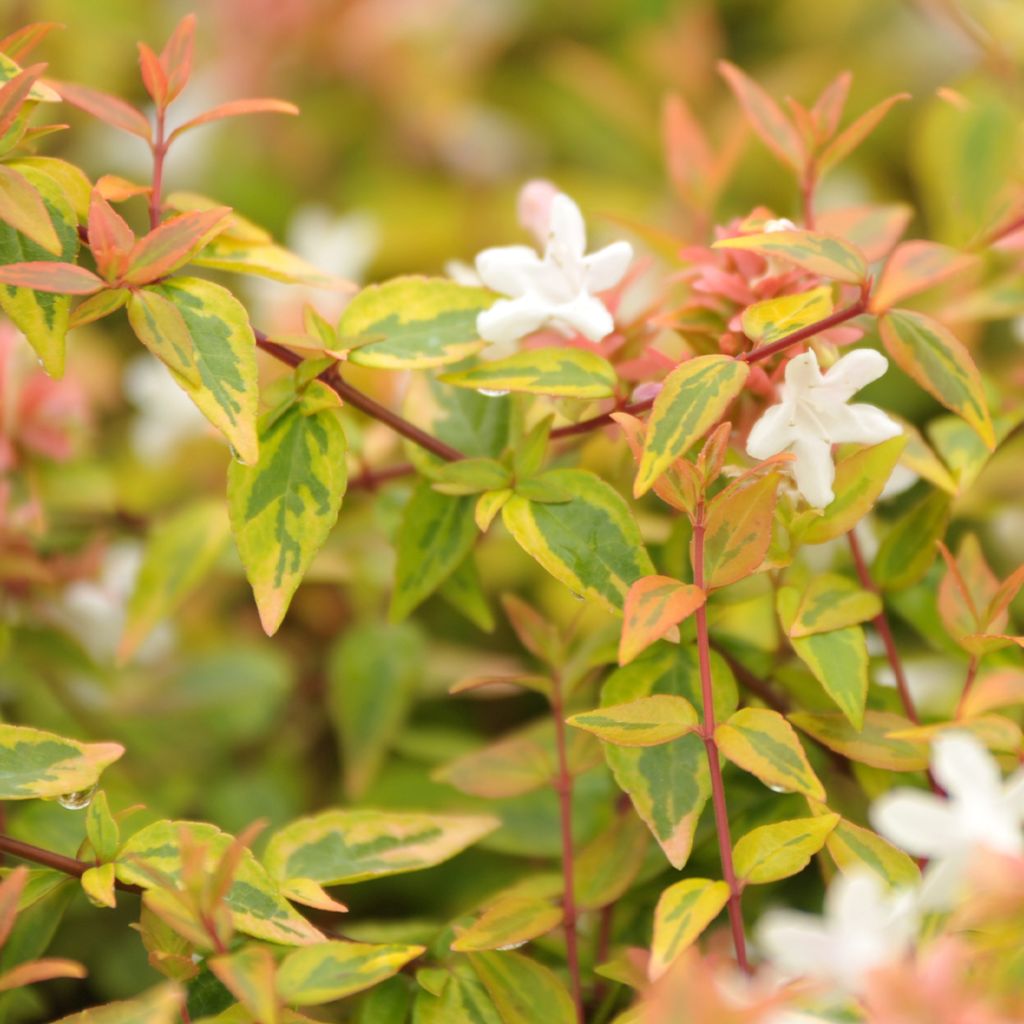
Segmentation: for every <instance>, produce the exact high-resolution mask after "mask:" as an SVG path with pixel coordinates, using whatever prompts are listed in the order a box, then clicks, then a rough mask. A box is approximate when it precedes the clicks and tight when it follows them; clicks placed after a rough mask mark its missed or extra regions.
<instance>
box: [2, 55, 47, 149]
mask: <svg viewBox="0 0 1024 1024" xmlns="http://www.w3.org/2000/svg"><path fill="white" fill-rule="evenodd" d="M45 70H46V65H45V64H33V65H32V67H30V68H25V70H24V71H21V72H19V73H18V74H17V75H15V76H14V77H13V78H11V79H9V80H8V81H6V82H4V84H3V87H2V88H0V135H3V134H4V133H5V132H6V131H7V129H8V128H10V126H11V125H12V124H13V123H14V119H15V118H16V117H17V116H18V112H19V111H20V110H21V105H22V104H23V103H24V102H25V100H26V99H28V94H29V93H30V92H31V91H32V87H33V86H34V85H35V83H36V79H37V78H39V76H40V75H41V74H42V73H43V71H45Z"/></svg>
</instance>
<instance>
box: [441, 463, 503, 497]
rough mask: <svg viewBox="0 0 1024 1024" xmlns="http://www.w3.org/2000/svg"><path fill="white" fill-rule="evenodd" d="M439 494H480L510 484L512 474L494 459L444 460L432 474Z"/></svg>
mask: <svg viewBox="0 0 1024 1024" xmlns="http://www.w3.org/2000/svg"><path fill="white" fill-rule="evenodd" d="M432 479H433V481H434V490H435V491H438V492H439V493H440V494H451V495H463V494H480V493H481V492H483V491H497V490H501V489H502V488H503V487H511V486H512V474H511V473H510V472H509V470H508V468H507V467H505V466H503V465H502V464H501V463H500V462H498V461H497V460H496V459H479V458H476V459H459V461H458V462H446V463H445V464H444V465H443V466H441V467H440V468H439V469H438V470H437V472H436V473H433V474H432Z"/></svg>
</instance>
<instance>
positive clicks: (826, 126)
mask: <svg viewBox="0 0 1024 1024" xmlns="http://www.w3.org/2000/svg"><path fill="white" fill-rule="evenodd" d="M852 82H853V75H852V74H850V72H849V71H841V72H840V73H839V74H838V75H837V76H836V77H835V78H834V79H832V81H831V82H829V84H828V85H826V86H825V88H824V89H823V90H822V91H821V95H820V96H819V97H818V98H817V100H815V103H814V106H813V107H811V120H812V121H813V122H814V127H815V128H816V129H817V132H818V138H819V139H820V140H821V141H824V140H825V139H831V138H832V136H833V135H835V133H836V129H837V128H838V127H839V119H840V118H841V117H842V116H843V109H844V108H845V107H846V99H847V97H848V96H849V95H850V85H851V83H852Z"/></svg>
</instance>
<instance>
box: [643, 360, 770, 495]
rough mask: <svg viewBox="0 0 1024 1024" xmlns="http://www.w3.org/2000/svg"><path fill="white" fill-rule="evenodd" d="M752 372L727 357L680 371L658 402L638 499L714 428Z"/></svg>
mask: <svg viewBox="0 0 1024 1024" xmlns="http://www.w3.org/2000/svg"><path fill="white" fill-rule="evenodd" d="M749 372H750V367H749V366H748V365H747V364H746V363H741V362H739V361H738V360H736V359H732V358H730V357H729V356H719V355H712V356H696V357H695V358H693V359H688V360H687V361H686V362H685V363H682V364H681V365H680V366H677V367H676V368H675V369H674V370H673V371H672V372H671V373H670V374H669V375H668V376H667V377H666V378H665V383H664V386H663V387H662V389H661V391H660V392H659V393H658V397H657V398H655V400H654V407H653V408H652V410H651V416H650V420H649V421H648V425H647V437H646V439H645V441H644V451H643V455H642V456H641V458H640V467H639V469H638V470H637V475H636V481H635V482H634V484H633V494H634V496H635V497H637V498H639V497H640V495H642V494H645V493H646V492H647V491H649V490H650V489H651V487H652V486H653V485H654V482H655V481H656V480H657V479H658V477H659V476H661V474H662V473H664V472H665V471H666V470H667V469H668V468H669V466H671V465H672V463H673V462H675V460H676V459H678V458H679V457H680V456H681V455H683V454H685V452H686V450H687V449H688V448H689V447H690V445H691V444H693V442H694V441H696V440H697V438H699V437H701V436H703V434H704V433H705V432H706V431H707V430H708V428H709V427H711V426H712V425H713V424H714V423H715V422H716V421H717V420H718V419H720V418H721V416H722V415H723V414H724V413H725V411H726V409H727V408H728V407H729V403H730V402H732V400H733V399H734V398H735V397H736V396H737V395H738V394H739V393H740V391H742V390H743V385H744V383H745V382H746V379H747V374H748V373H749Z"/></svg>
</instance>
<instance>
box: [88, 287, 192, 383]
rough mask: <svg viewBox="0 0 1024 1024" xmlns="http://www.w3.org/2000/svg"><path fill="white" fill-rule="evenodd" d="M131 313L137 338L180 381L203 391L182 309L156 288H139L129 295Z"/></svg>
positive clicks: (129, 311)
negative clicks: (200, 387)
mask: <svg viewBox="0 0 1024 1024" xmlns="http://www.w3.org/2000/svg"><path fill="white" fill-rule="evenodd" d="M104 294H109V293H104ZM127 311H128V322H129V323H130V324H131V325H132V330H133V331H134V332H135V337H137V338H138V339H139V341H141V342H142V344H143V345H145V346H146V348H148V349H149V351H150V352H152V353H153V355H155V356H156V357H157V359H159V360H160V361H161V362H163V363H165V364H166V365H167V367H168V368H169V369H171V370H173V371H174V372H175V373H176V374H177V375H178V377H180V378H181V379H182V380H185V381H187V382H188V383H189V384H190V385H191V386H192V387H199V386H200V384H201V382H202V379H201V377H200V374H199V367H198V365H197V364H196V356H195V351H194V349H193V346H192V335H191V334H190V333H189V330H188V327H187V326H186V325H185V318H184V317H183V316H182V315H181V313H180V311H179V310H178V307H177V306H176V305H175V304H174V303H173V302H171V301H170V299H167V298H164V296H163V295H161V294H160V292H158V291H156V290H155V289H153V288H139V289H137V290H136V291H132V292H129V293H128V300H127ZM76 313H77V310H76Z"/></svg>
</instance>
